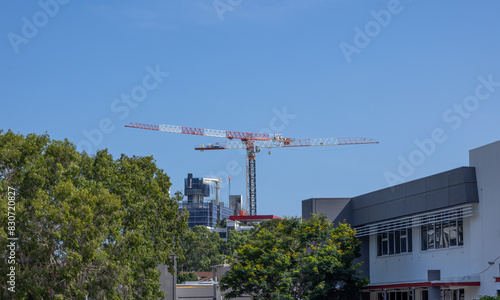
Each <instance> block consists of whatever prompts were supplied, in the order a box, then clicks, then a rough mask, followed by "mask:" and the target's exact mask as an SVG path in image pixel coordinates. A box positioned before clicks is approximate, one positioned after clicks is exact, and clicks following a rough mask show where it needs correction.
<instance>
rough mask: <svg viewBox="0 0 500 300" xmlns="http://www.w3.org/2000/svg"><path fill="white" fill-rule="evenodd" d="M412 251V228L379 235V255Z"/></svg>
mask: <svg viewBox="0 0 500 300" xmlns="http://www.w3.org/2000/svg"><path fill="white" fill-rule="evenodd" d="M408 252H411V228H409V229H399V230H392V231H388V232H383V233H379V234H378V235H377V255H378V256H383V255H394V254H400V253H408Z"/></svg>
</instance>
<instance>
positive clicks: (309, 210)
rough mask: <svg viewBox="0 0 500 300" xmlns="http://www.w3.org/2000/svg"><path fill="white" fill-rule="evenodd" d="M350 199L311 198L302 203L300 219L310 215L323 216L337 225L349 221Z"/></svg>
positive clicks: (308, 217) (307, 217)
mask: <svg viewBox="0 0 500 300" xmlns="http://www.w3.org/2000/svg"><path fill="white" fill-rule="evenodd" d="M350 200H351V198H311V199H307V200H304V201H302V218H303V219H310V218H311V215H312V214H324V215H325V216H326V217H327V218H328V220H330V221H332V222H334V223H338V222H343V221H344V220H345V221H346V222H347V223H350V221H351V206H350V205H351V204H350Z"/></svg>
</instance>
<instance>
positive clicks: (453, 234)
mask: <svg viewBox="0 0 500 300" xmlns="http://www.w3.org/2000/svg"><path fill="white" fill-rule="evenodd" d="M456 245H457V221H456V220H453V221H450V247H453V246H456Z"/></svg>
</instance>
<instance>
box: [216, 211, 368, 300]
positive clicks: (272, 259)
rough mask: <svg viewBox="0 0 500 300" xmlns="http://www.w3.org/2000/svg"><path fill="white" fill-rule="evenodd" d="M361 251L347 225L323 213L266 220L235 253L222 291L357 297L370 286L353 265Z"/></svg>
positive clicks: (257, 296)
mask: <svg viewBox="0 0 500 300" xmlns="http://www.w3.org/2000/svg"><path fill="white" fill-rule="evenodd" d="M359 249H360V242H359V241H358V240H357V239H356V237H355V231H354V230H352V229H351V228H350V226H349V225H348V224H342V223H341V224H338V226H334V224H332V223H330V222H329V221H328V220H327V219H326V217H324V216H321V217H317V216H316V217H314V218H312V219H310V220H301V219H300V218H286V219H284V220H283V221H281V222H277V221H273V222H271V223H269V224H266V223H263V224H262V225H261V226H260V227H258V228H257V229H256V230H255V231H254V235H253V236H252V238H251V239H250V242H249V243H248V244H247V245H245V246H243V247H241V248H240V249H239V250H237V251H236V253H237V254H236V258H235V259H234V260H233V261H232V269H231V270H230V271H229V272H228V273H226V275H225V276H224V277H223V278H222V280H221V289H222V290H228V293H227V294H226V298H235V297H238V296H241V295H245V294H246V295H250V296H252V299H269V300H270V299H357V297H358V296H357V293H358V291H359V290H360V289H361V288H362V287H363V286H364V285H366V280H364V279H362V278H361V277H360V276H359V272H358V271H357V269H358V267H359V265H357V264H354V263H353V260H354V259H355V258H356V257H359V256H360V254H359Z"/></svg>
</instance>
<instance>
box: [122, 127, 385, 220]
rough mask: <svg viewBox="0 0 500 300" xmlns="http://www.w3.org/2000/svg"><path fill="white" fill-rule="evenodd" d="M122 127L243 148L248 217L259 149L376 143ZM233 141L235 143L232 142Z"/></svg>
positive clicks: (253, 203) (358, 139) (252, 211)
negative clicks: (205, 138) (204, 138)
mask: <svg viewBox="0 0 500 300" xmlns="http://www.w3.org/2000/svg"><path fill="white" fill-rule="evenodd" d="M125 127H130V128H139V129H147V130H154V131H163V132H172V133H182V134H192V135H203V136H210V137H220V138H227V139H229V141H226V142H217V143H214V144H206V145H199V146H197V147H195V150H199V151H205V150H225V149H246V152H247V160H246V163H247V169H246V183H247V185H246V187H247V188H246V190H247V205H248V206H249V212H248V213H249V215H256V214H257V186H256V177H257V176H256V169H255V167H256V166H255V154H256V153H258V152H260V148H267V149H271V148H291V147H311V146H338V145H358V144H378V141H376V140H374V139H371V138H363V137H345V138H317V139H295V138H285V137H283V135H281V134H273V135H270V134H266V133H250V132H239V131H228V130H216V129H203V128H194V127H185V126H176V125H151V124H144V123H135V122H131V123H129V124H127V125H125ZM235 139H236V140H235Z"/></svg>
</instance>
